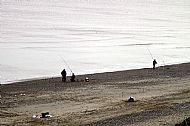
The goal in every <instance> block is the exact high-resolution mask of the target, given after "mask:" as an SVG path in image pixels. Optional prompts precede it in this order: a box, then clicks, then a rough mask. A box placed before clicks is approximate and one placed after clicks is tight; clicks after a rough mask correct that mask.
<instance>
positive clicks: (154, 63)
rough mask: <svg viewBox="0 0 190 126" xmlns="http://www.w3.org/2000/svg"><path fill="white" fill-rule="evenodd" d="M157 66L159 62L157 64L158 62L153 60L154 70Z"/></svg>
mask: <svg viewBox="0 0 190 126" xmlns="http://www.w3.org/2000/svg"><path fill="white" fill-rule="evenodd" d="M156 64H157V62H156V60H155V59H154V60H153V69H155V66H156Z"/></svg>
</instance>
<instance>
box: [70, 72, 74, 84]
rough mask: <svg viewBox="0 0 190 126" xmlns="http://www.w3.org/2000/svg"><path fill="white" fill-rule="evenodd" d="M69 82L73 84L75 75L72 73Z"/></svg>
mask: <svg viewBox="0 0 190 126" xmlns="http://www.w3.org/2000/svg"><path fill="white" fill-rule="evenodd" d="M70 80H71V82H75V74H74V73H73V74H72V76H71V79H70Z"/></svg>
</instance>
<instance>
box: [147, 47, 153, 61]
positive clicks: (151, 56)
mask: <svg viewBox="0 0 190 126" xmlns="http://www.w3.org/2000/svg"><path fill="white" fill-rule="evenodd" d="M147 50H148V52H149V54H150V56H151V58H152V59H154V58H153V56H152V53H151V52H150V50H149V49H148V48H147Z"/></svg>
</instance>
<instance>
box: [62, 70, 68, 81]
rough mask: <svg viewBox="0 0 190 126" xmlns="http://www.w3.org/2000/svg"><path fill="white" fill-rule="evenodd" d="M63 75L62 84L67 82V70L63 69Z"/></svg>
mask: <svg viewBox="0 0 190 126" xmlns="http://www.w3.org/2000/svg"><path fill="white" fill-rule="evenodd" d="M61 75H62V82H66V76H67V72H66V70H65V69H63V71H62V72H61Z"/></svg>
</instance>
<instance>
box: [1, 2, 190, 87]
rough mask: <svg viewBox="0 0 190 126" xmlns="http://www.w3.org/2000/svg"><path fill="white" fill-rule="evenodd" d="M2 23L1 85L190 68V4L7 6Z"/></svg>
mask: <svg viewBox="0 0 190 126" xmlns="http://www.w3.org/2000/svg"><path fill="white" fill-rule="evenodd" d="M0 21H1V40H0V83H1V84H5V83H10V82H14V81H19V80H22V79H31V78H40V77H53V76H60V72H61V71H62V69H64V68H66V70H67V73H68V75H71V72H70V70H69V68H68V66H69V67H70V69H71V70H72V71H73V72H74V73H75V74H87V73H97V72H108V71H118V70H126V69H137V68H149V67H152V57H153V58H155V59H156V60H157V62H158V65H159V66H162V65H166V64H176V63H184V62H190V0H1V18H0ZM65 62H66V63H67V64H68V66H67V65H66V63H65Z"/></svg>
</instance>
